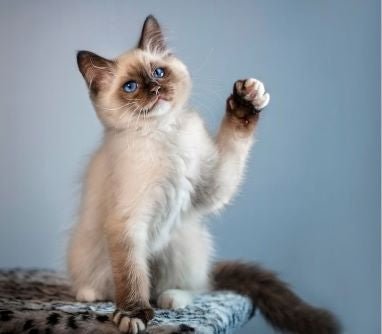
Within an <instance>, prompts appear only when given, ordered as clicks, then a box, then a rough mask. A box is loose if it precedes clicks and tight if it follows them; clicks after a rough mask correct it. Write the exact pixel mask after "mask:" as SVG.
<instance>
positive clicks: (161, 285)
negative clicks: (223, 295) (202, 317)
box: [151, 221, 212, 309]
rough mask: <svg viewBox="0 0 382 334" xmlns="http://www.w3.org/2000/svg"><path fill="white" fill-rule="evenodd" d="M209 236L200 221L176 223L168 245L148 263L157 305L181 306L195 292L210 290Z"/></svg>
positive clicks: (187, 301) (210, 250) (186, 302)
mask: <svg viewBox="0 0 382 334" xmlns="http://www.w3.org/2000/svg"><path fill="white" fill-rule="evenodd" d="M211 253H212V241H211V237H210V235H209V233H208V231H207V229H206V227H205V226H203V225H202V224H201V223H199V222H196V221H195V222H194V221H187V222H183V224H181V226H179V227H178V228H177V229H176V230H175V231H174V232H173V235H172V237H171V241H170V243H169V244H168V245H167V247H166V248H165V249H164V250H163V251H161V252H160V254H158V256H157V257H156V259H155V260H154V261H153V262H152V264H151V271H152V282H153V291H152V295H153V297H154V299H156V303H157V305H158V307H160V308H163V309H178V308H184V307H186V306H187V305H189V304H191V303H192V300H193V297H194V295H195V294H196V293H198V292H203V291H207V290H208V289H209V272H210V258H211Z"/></svg>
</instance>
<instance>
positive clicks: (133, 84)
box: [122, 80, 138, 93]
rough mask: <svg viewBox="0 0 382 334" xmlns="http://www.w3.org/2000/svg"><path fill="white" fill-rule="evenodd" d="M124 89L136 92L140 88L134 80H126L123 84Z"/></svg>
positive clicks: (128, 91)
mask: <svg viewBox="0 0 382 334" xmlns="http://www.w3.org/2000/svg"><path fill="white" fill-rule="evenodd" d="M122 88H123V90H124V91H125V92H127V93H132V92H135V91H136V90H137V88H138V84H137V83H136V82H135V81H133V80H130V81H128V82H126V83H125V84H124V85H123V87H122Z"/></svg>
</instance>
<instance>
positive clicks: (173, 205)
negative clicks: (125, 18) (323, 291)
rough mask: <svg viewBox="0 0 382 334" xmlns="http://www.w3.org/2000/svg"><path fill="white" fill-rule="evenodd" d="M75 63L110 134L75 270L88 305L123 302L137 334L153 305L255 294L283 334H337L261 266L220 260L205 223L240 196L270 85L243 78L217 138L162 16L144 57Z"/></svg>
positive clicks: (121, 319) (120, 322) (117, 319)
mask: <svg viewBox="0 0 382 334" xmlns="http://www.w3.org/2000/svg"><path fill="white" fill-rule="evenodd" d="M77 63H78V67H79V70H80V72H81V73H82V75H83V77H84V79H85V81H86V84H87V87H88V90H89V94H90V99H91V101H92V103H93V105H94V109H95V111H96V113H97V116H98V118H99V120H100V121H101V123H102V124H103V126H104V136H103V141H102V143H101V145H100V146H99V148H98V149H97V150H96V152H95V153H94V155H93V156H92V158H91V161H90V163H89V165H88V168H87V172H86V175H85V179H84V184H83V193H82V202H81V203H82V204H81V208H80V213H79V221H78V223H77V224H76V225H75V226H74V228H73V233H72V235H71V240H70V243H69V249H68V269H69V270H68V271H69V273H70V277H71V281H72V286H73V290H74V292H75V294H76V298H77V300H79V301H86V302H92V301H96V300H113V301H114V302H115V303H116V311H115V312H114V314H113V317H112V320H113V322H114V323H115V324H116V326H118V328H119V329H120V331H121V332H123V333H129V334H136V333H138V332H142V331H144V330H145V328H146V326H147V323H148V322H149V321H150V320H151V319H152V318H153V316H154V310H153V308H152V306H151V304H150V301H152V300H154V301H155V302H156V304H157V306H158V307H160V308H165V309H176V308H183V307H185V306H186V305H188V304H190V303H191V302H192V298H193V295H194V294H195V293H199V292H204V291H209V290H216V289H228V290H233V291H236V292H238V293H241V294H244V295H247V296H249V297H250V298H251V299H252V301H253V303H254V304H255V305H256V306H257V307H258V308H259V309H260V311H261V312H262V314H263V315H264V316H265V318H266V319H267V320H268V321H269V322H270V324H271V325H273V326H274V327H275V328H278V329H280V330H288V331H290V332H293V333H309V334H314V333H317V334H318V333H320V334H325V333H328V334H329V333H330V334H331V333H339V331H340V329H339V325H338V322H337V320H336V319H335V317H334V316H332V314H331V313H330V312H328V311H326V310H323V309H317V308H314V307H312V306H310V305H308V304H306V303H305V302H304V301H302V300H301V299H300V298H299V297H297V296H296V295H295V294H294V293H293V292H292V291H291V290H289V289H288V287H287V285H286V284H285V283H283V282H282V281H280V280H279V279H278V278H277V277H276V276H275V275H274V274H273V273H271V272H269V271H267V270H265V269H263V268H261V267H260V266H258V265H256V264H247V263H240V262H222V263H217V264H213V263H212V261H211V257H212V252H213V244H212V240H211V236H210V234H209V232H208V229H207V227H206V226H205V225H204V224H203V222H202V218H203V216H205V215H207V214H210V213H213V212H217V211H219V210H221V209H222V208H223V207H224V206H225V205H227V204H228V203H229V202H230V200H231V199H232V197H233V195H234V194H235V192H236V190H237V188H238V186H239V184H240V182H241V180H242V176H243V172H244V168H245V164H246V160H247V157H248V153H249V151H250V148H251V146H252V144H253V141H254V140H253V134H254V132H255V128H256V124H257V122H258V120H259V115H260V111H261V110H262V109H264V108H265V107H266V106H267V105H268V103H269V100H270V96H269V94H268V93H267V92H266V91H265V88H264V85H263V83H262V82H260V81H259V80H256V79H253V78H250V79H244V80H237V81H236V82H235V83H234V85H233V92H232V94H231V95H230V96H229V97H228V99H227V102H226V111H225V114H224V117H223V120H222V122H221V125H220V129H219V131H218V134H217V136H216V138H212V137H211V136H210V135H209V134H208V132H207V130H206V128H205V126H204V124H203V121H202V119H201V118H200V116H199V115H198V113H197V112H195V111H193V110H192V109H190V108H188V107H187V101H188V98H189V95H190V91H191V78H190V74H189V72H188V70H187V68H186V66H185V65H184V64H183V63H182V62H181V61H180V60H179V59H178V58H177V57H176V56H175V55H174V54H173V53H171V51H170V50H169V48H168V47H167V45H166V42H165V38H164V36H163V33H162V30H161V27H160V25H159V23H158V21H157V20H156V19H155V18H154V17H153V16H151V15H150V16H148V17H147V18H146V20H145V22H144V25H143V28H142V33H141V36H140V39H139V42H138V45H137V47H136V48H134V49H132V50H131V51H128V52H126V53H124V54H122V55H121V56H119V57H118V58H116V59H114V60H109V59H106V58H103V57H101V56H98V55H96V54H94V53H92V52H89V51H79V52H78V54H77Z"/></svg>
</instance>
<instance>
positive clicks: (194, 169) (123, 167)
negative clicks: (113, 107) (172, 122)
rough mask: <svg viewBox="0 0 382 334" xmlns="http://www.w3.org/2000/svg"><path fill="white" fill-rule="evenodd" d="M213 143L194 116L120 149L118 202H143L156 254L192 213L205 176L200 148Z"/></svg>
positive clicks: (142, 207) (118, 157)
mask: <svg viewBox="0 0 382 334" xmlns="http://www.w3.org/2000/svg"><path fill="white" fill-rule="evenodd" d="M208 144H209V143H208V139H207V138H206V137H205V135H204V127H203V125H202V123H201V121H200V119H199V118H198V117H197V116H194V117H192V116H191V115H190V116H188V117H186V118H185V119H184V120H183V122H182V123H181V124H178V125H177V126H174V128H171V127H170V128H167V129H165V130H161V131H156V132H154V131H153V132H151V133H150V134H147V135H140V136H135V137H134V138H130V139H126V140H125V145H126V146H125V147H124V148H123V149H122V147H120V148H119V149H118V150H117V151H116V157H117V158H115V159H114V160H116V161H119V163H118V164H117V165H116V166H115V168H116V169H117V179H118V182H117V183H118V187H119V188H120V189H119V191H118V193H119V194H122V195H121V198H120V199H118V200H119V202H120V203H119V206H122V207H123V205H124V204H125V203H126V204H127V203H131V202H132V201H131V200H132V197H134V200H133V202H134V203H140V204H139V210H140V212H139V215H140V216H141V217H142V219H143V220H144V221H145V224H147V225H146V226H147V228H148V237H149V242H150V245H151V246H150V248H151V250H152V251H153V252H154V253H155V252H157V251H160V250H161V249H162V248H163V247H164V246H165V245H166V244H167V243H168V242H169V240H170V239H171V233H172V231H173V230H174V228H175V227H176V226H179V224H181V223H182V222H183V221H184V220H185V217H186V216H187V215H189V214H192V204H191V197H192V195H193V192H194V189H195V186H196V183H197V181H198V179H199V178H200V171H201V164H202V159H201V156H202V154H201V152H202V150H203V148H204V149H205V148H206V147H208ZM120 145H121V144H120ZM124 179H125V181H123V180H124ZM139 194H141V195H139ZM135 197H136V198H137V199H136V200H135ZM127 209H129V210H134V209H135V208H127Z"/></svg>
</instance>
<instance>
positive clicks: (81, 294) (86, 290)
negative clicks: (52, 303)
mask: <svg viewBox="0 0 382 334" xmlns="http://www.w3.org/2000/svg"><path fill="white" fill-rule="evenodd" d="M103 299H104V298H102V295H101V294H100V293H99V292H97V291H96V290H95V289H93V288H90V287H82V288H80V289H78V291H77V294H76V300H78V301H80V302H86V303H92V302H95V301H97V300H103Z"/></svg>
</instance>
